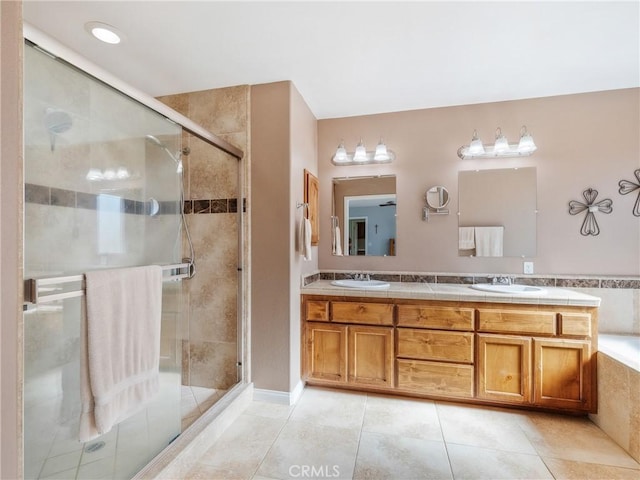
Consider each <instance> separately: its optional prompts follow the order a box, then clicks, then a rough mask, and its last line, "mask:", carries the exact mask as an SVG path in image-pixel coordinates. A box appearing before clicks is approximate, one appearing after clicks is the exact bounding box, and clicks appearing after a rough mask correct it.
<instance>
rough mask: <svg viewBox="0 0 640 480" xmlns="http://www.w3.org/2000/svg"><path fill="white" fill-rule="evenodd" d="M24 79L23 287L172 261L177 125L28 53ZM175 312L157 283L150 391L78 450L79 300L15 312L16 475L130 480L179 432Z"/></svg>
mask: <svg viewBox="0 0 640 480" xmlns="http://www.w3.org/2000/svg"><path fill="white" fill-rule="evenodd" d="M24 82H25V83H24V102H25V104H24V122H25V123H24V137H25V168H24V177H25V204H24V278H25V279H31V278H33V279H42V278H50V277H61V276H69V275H79V274H82V273H84V272H86V271H89V270H95V269H101V268H114V267H127V266H137V265H149V264H174V263H180V262H181V258H182V230H181V220H180V211H181V206H182V200H181V196H180V185H181V177H180V174H179V173H178V165H179V159H180V156H179V153H178V152H180V151H181V142H182V132H181V127H180V126H178V125H176V124H175V123H173V122H171V121H169V120H167V119H166V118H165V117H163V116H161V115H159V114H157V113H156V112H154V111H152V110H150V109H149V108H147V107H145V106H143V105H141V104H139V103H137V102H135V101H133V100H132V99H130V98H128V97H126V96H124V95H122V94H121V93H119V92H117V91H115V90H113V89H112V88H110V87H108V86H106V85H104V84H103V83H101V82H100V81H98V80H96V79H94V78H93V77H90V76H88V75H86V74H84V73H83V72H81V71H79V70H77V69H75V68H74V67H72V66H70V65H68V64H66V63H64V62H62V61H60V60H58V59H56V58H54V57H53V56H51V55H48V54H46V53H44V52H43V51H41V50H39V49H38V48H36V47H33V46H32V45H30V44H28V45H27V46H26V48H25V66H24ZM47 289H49V290H50V291H49V292H44V290H45V289H44V288H43V292H42V293H52V292H55V293H61V292H64V291H78V290H80V291H81V289H82V285H81V282H75V283H74V282H71V283H65V284H61V285H55V284H54V285H51V286H49V287H47ZM184 304H185V302H184V300H183V288H182V285H181V282H180V281H165V282H164V284H163V311H162V334H161V337H162V338H161V342H162V344H161V359H160V371H161V372H160V373H161V388H160V393H159V394H158V395H156V397H155V398H154V400H153V401H152V402H151V403H150V404H148V405H146V407H145V408H143V409H142V410H141V411H140V412H139V413H137V414H136V415H134V416H132V417H130V418H128V419H127V420H125V421H123V422H122V423H120V424H119V425H117V426H115V427H114V428H113V429H112V430H111V431H110V432H108V433H106V434H104V435H102V436H101V437H99V438H98V439H96V440H94V441H91V442H87V443H86V444H83V443H81V442H79V440H78V425H79V415H80V350H81V349H80V341H81V339H80V322H81V319H82V315H83V314H84V313H83V312H84V298H83V297H75V298H68V299H64V300H58V301H50V302H45V303H39V304H32V303H27V304H25V311H24V396H23V397H24V414H23V419H24V476H25V478H27V479H32V478H69V479H75V478H78V479H84V478H122V479H125V478H131V477H132V476H133V475H134V474H135V473H136V472H137V471H138V470H140V468H142V467H143V466H144V465H145V464H147V463H148V462H149V460H151V459H152V458H153V457H154V456H155V455H157V454H158V453H159V452H160V451H161V450H162V449H163V448H164V447H166V446H167V445H168V444H169V443H170V442H171V440H172V439H174V438H175V437H176V436H177V435H179V433H180V429H181V411H180V402H181V391H180V385H181V357H182V353H181V349H182V338H181V337H182V318H183V311H184Z"/></svg>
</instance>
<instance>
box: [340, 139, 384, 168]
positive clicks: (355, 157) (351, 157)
mask: <svg viewBox="0 0 640 480" xmlns="http://www.w3.org/2000/svg"><path fill="white" fill-rule="evenodd" d="M395 158H396V155H395V153H394V152H393V151H392V150H389V149H388V148H387V145H386V144H385V143H384V142H383V141H382V138H381V139H380V142H378V145H377V146H376V149H375V151H367V149H366V147H365V146H364V142H363V141H362V139H360V141H359V142H358V145H357V146H356V150H355V152H353V153H351V152H347V149H346V148H345V147H344V143H343V142H342V141H340V144H339V145H338V148H337V149H336V153H335V154H334V155H333V157H332V158H331V163H333V164H334V165H340V166H343V165H371V164H376V163H391V162H392V161H393V160H395Z"/></svg>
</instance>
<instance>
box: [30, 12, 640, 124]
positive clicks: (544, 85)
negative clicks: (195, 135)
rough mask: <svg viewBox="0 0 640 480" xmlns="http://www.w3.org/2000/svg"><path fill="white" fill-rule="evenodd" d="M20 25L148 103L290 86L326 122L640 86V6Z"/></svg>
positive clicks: (87, 16) (111, 16)
mask: <svg viewBox="0 0 640 480" xmlns="http://www.w3.org/2000/svg"><path fill="white" fill-rule="evenodd" d="M24 18H25V20H26V21H27V22H29V23H30V24H32V25H33V26H35V27H36V28H38V29H40V30H42V31H43V32H45V33H47V34H48V35H50V36H51V37H53V38H55V39H56V40H58V41H59V42H61V43H63V44H65V45H66V46H68V47H70V48H72V49H74V50H76V51H77V52H78V53H80V54H81V55H83V56H85V57H86V58H88V59H89V60H91V61H92V62H94V63H96V64H98V65H99V66H101V67H102V68H104V69H106V70H107V71H109V72H111V73H112V74H114V75H116V76H117V77H119V78H121V79H122V80H124V81H125V82H127V83H129V84H131V85H132V86H134V87H136V88H138V89H140V90H142V91H144V92H146V93H148V94H150V95H152V96H159V95H165V94H172V93H181V92H189V91H197V90H205V89H210V88H218V87H227V86H232V85H240V84H259V83H266V82H274V81H280V80H292V81H293V83H294V84H295V85H296V87H297V89H298V90H299V91H300V93H301V94H302V96H303V97H304V98H305V100H306V101H307V103H308V104H309V107H310V108H311V110H312V111H313V113H314V114H315V115H316V117H317V118H319V119H322V118H333V117H345V116H353V115H364V114H370V113H381V112H391V111H402V110H411V109H420V108H431V107H442V106H451V105H464V104H473V103H484V102H494V101H501V100H513V99H522V98H533V97H544V96H552V95H563V94H571V93H580V92H589V91H598V90H611V89H619V88H630V87H639V86H640V33H639V32H640V2H639V1H638V0H635V1H628V2H610V1H599V2H575V1H573V2H555V1H547V2H483V1H472V2H454V1H448V2H434V1H432V2H426V1H422V2H417V1H413V2H394V1H391V2H369V1H341V2H340V1H339V2H328V1H320V2H306V1H298V2H294V1H289V2H269V1H259V2H246V1H233V2H218V1H197V2H192V1H159V2H156V1H71V2H60V1H32V0H25V2H24ZM88 21H102V22H105V23H108V24H111V25H114V26H116V27H117V28H119V29H120V30H121V31H123V32H124V33H125V34H126V39H125V41H124V42H122V43H121V44H120V45H117V46H112V45H107V44H102V43H100V42H98V41H97V40H95V39H93V38H92V37H90V36H89V35H88V34H87V33H86V31H85V30H84V24H85V23H86V22H88Z"/></svg>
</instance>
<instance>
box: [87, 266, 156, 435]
mask: <svg viewBox="0 0 640 480" xmlns="http://www.w3.org/2000/svg"><path fill="white" fill-rule="evenodd" d="M85 279H86V306H87V308H86V315H84V318H83V321H82V332H81V339H82V349H81V359H80V370H81V372H80V373H81V397H82V398H81V399H82V413H81V417H80V432H79V438H80V441H82V442H86V441H89V440H91V439H93V438H96V437H98V436H100V435H103V434H105V433H107V432H108V431H110V430H111V428H112V427H113V426H114V425H117V424H118V423H120V422H122V421H123V420H125V419H126V418H128V417H130V416H131V415H133V414H135V413H136V412H138V411H139V410H141V409H142V408H144V407H145V406H146V404H147V403H148V402H149V401H150V400H151V399H152V398H153V396H154V395H155V394H156V393H157V392H158V390H159V363H160V323H161V314H162V269H161V268H160V267H159V266H156V265H152V266H147V267H133V268H123V269H113V270H99V271H94V272H87V273H86V275H85Z"/></svg>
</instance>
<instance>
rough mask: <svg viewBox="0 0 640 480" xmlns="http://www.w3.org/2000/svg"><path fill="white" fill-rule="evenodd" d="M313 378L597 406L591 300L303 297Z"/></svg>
mask: <svg viewBox="0 0 640 480" xmlns="http://www.w3.org/2000/svg"><path fill="white" fill-rule="evenodd" d="M302 317H303V323H304V328H303V335H304V343H303V345H304V348H303V367H302V368H303V372H302V374H303V378H304V380H306V381H307V382H308V383H312V384H314V385H327V386H331V385H332V386H342V387H347V388H357V389H362V390H365V391H381V392H386V393H398V394H405V395H413V396H421V397H428V398H440V399H451V400H463V401H469V402H474V403H483V404H491V405H512V406H522V407H528V408H542V409H549V410H558V411H570V412H576V413H577V412H595V410H596V401H595V399H596V388H595V355H594V354H595V351H596V350H597V338H596V337H595V335H594V332H597V307H579V306H552V305H529V304H511V303H509V304H506V303H505V304H501V303H488V302H454V301H436V300H410V299H399V298H362V297H346V296H335V297H333V296H323V295H303V298H302Z"/></svg>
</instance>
